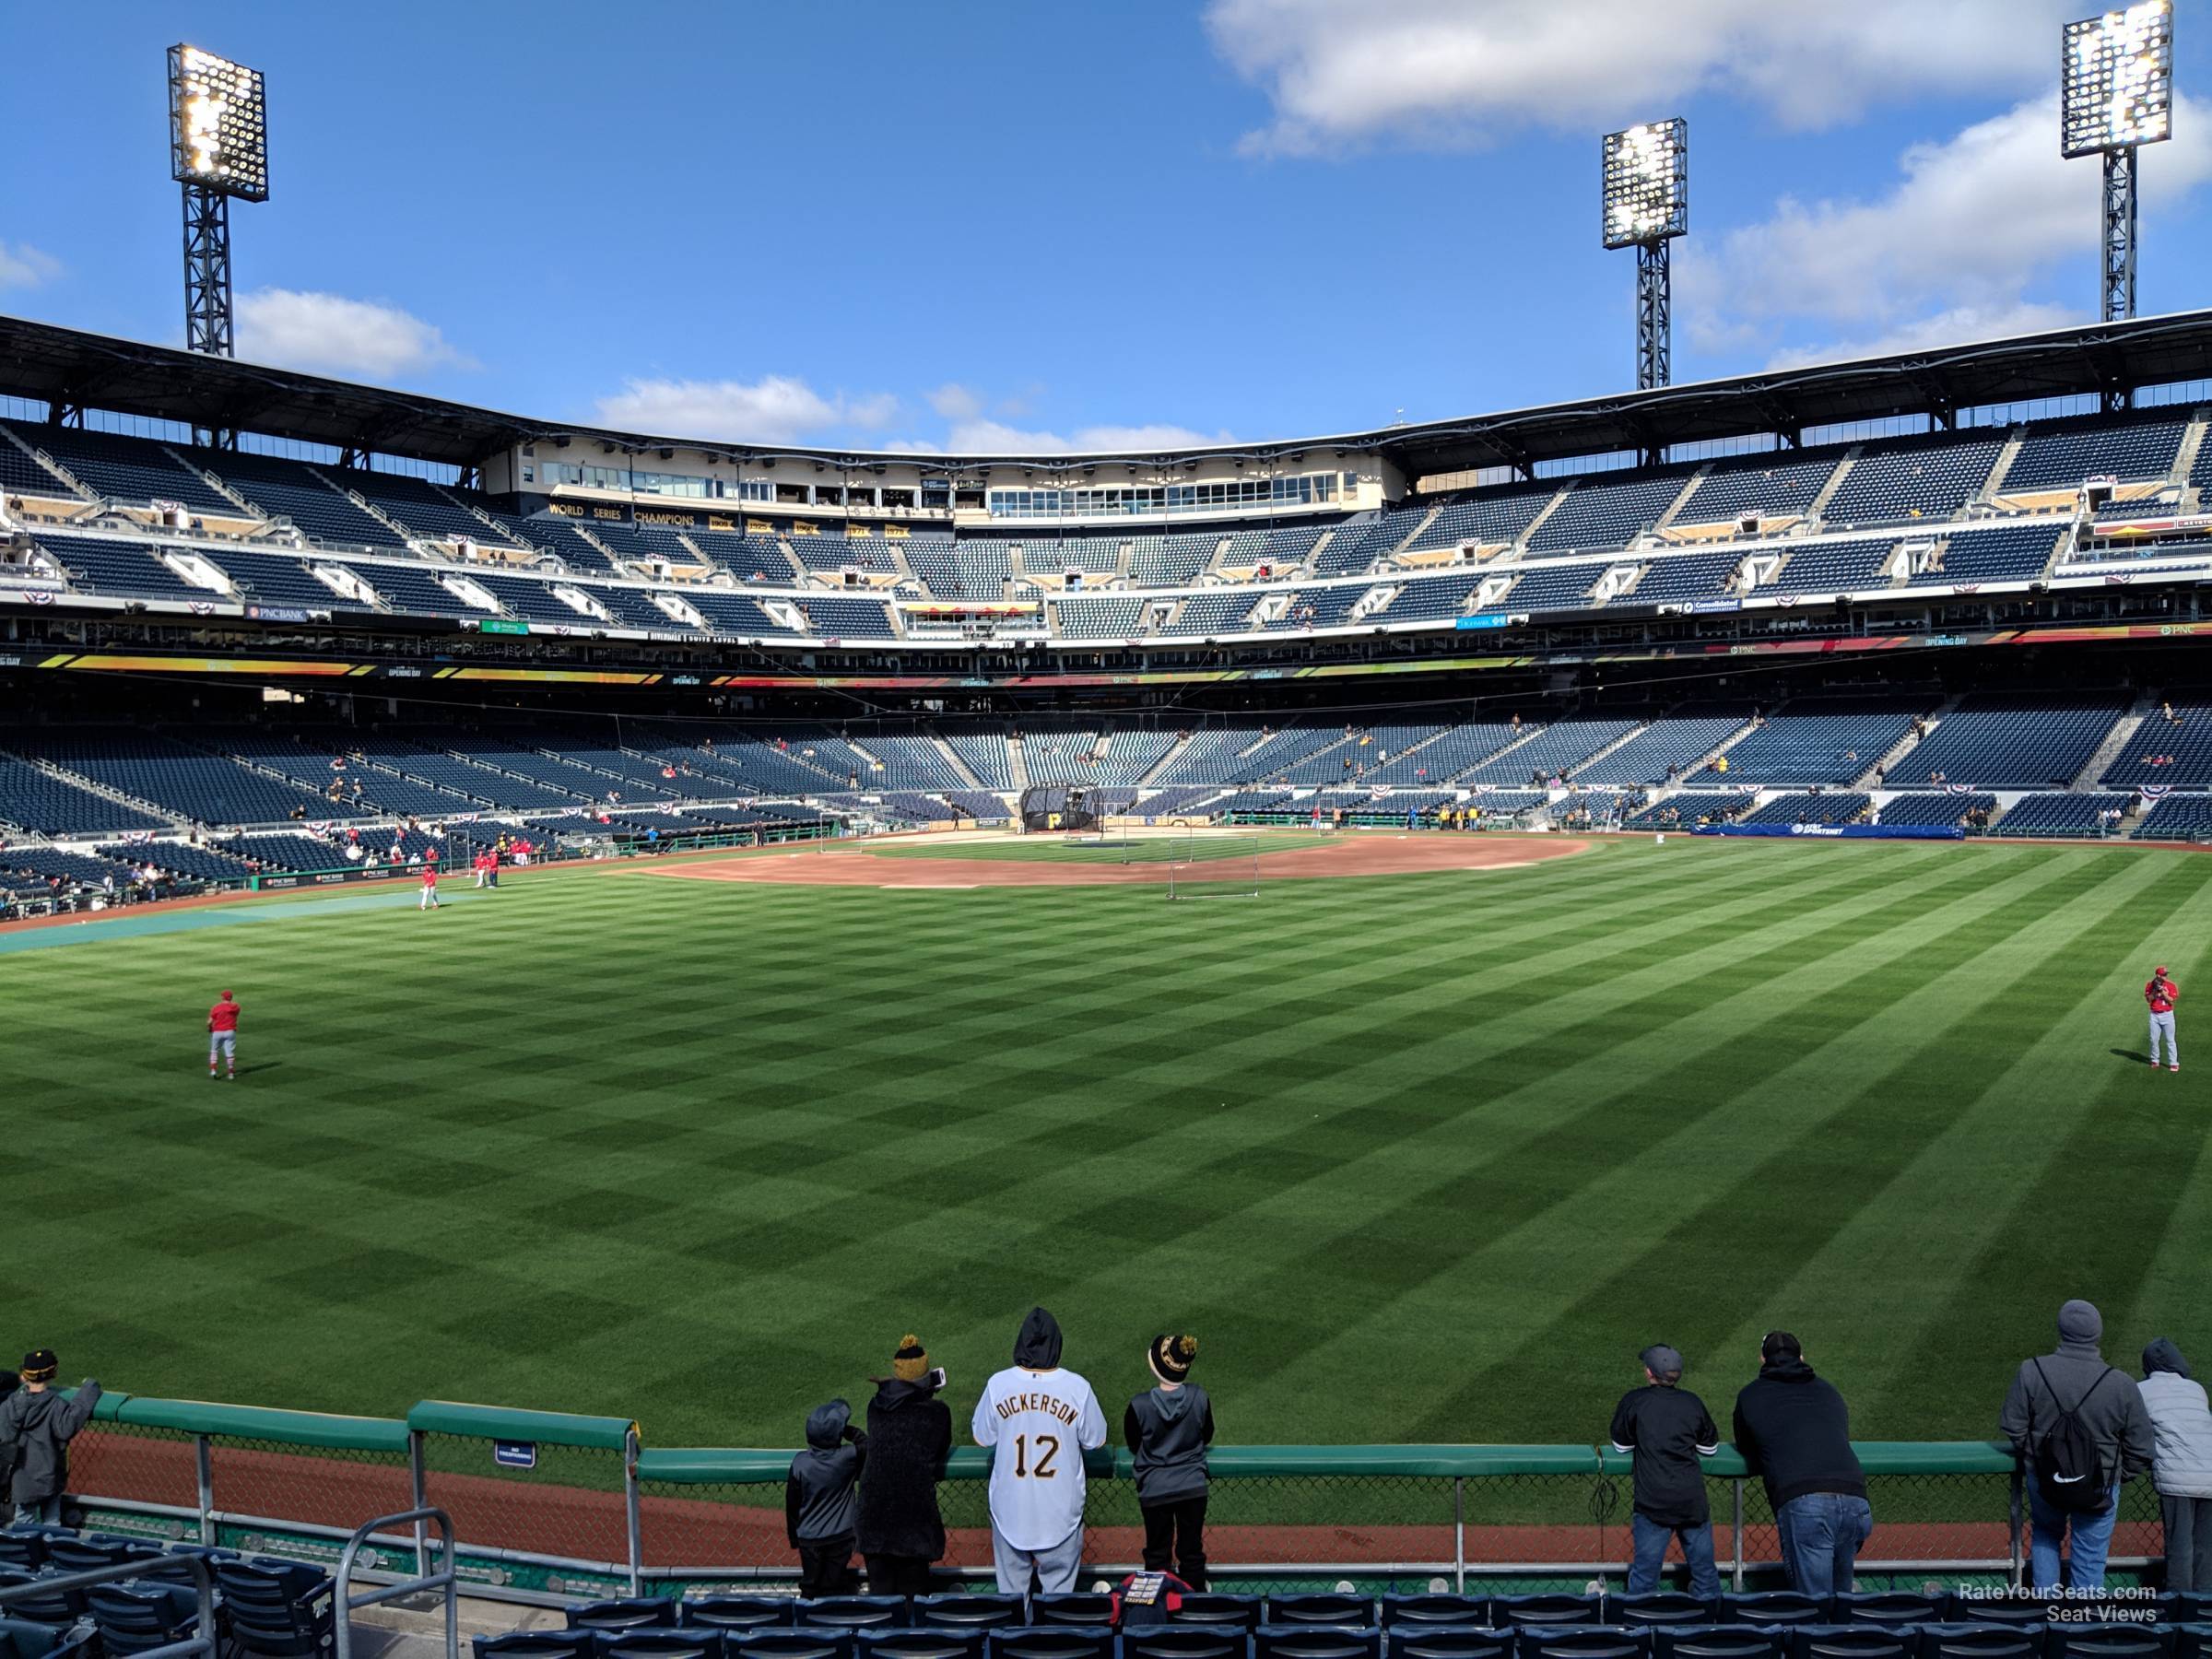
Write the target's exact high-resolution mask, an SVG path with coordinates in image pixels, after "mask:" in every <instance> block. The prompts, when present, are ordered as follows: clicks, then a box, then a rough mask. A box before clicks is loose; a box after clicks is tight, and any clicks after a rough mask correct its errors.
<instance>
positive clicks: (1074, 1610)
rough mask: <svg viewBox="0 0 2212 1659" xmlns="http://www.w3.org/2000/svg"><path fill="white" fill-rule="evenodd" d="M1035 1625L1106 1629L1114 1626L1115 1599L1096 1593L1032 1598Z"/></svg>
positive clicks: (1031, 1620) (1069, 1591) (1064, 1592)
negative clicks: (1105, 1627)
mask: <svg viewBox="0 0 2212 1659" xmlns="http://www.w3.org/2000/svg"><path fill="white" fill-rule="evenodd" d="M1112 1622H1113V1598H1112V1596H1111V1595H1107V1594H1102V1593H1100V1592H1099V1591H1096V1590H1067V1591H1063V1592H1062V1593H1061V1594H1057V1595H1033V1596H1031V1597H1030V1623H1031V1624H1032V1625H1082V1626H1093V1625H1104V1624H1112Z"/></svg>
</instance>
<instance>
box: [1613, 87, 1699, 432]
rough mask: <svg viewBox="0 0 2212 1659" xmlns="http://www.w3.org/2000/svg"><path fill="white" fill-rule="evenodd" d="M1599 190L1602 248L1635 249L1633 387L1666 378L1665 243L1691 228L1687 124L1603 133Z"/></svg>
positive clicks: (1669, 322) (1669, 333)
mask: <svg viewBox="0 0 2212 1659" xmlns="http://www.w3.org/2000/svg"><path fill="white" fill-rule="evenodd" d="M1600 148H1601V151H1602V153H1603V156H1604V159H1605V166H1604V183H1603V190H1602V195H1603V198H1604V206H1605V236H1606V247H1608V248H1634V249H1635V250H1636V386H1637V390H1639V391H1643V390H1646V389H1648V388H1650V387H1653V386H1664V385H1665V384H1666V383H1667V381H1668V380H1669V379H1670V378H1671V377H1672V364H1671V363H1670V362H1669V360H1668V359H1669V358H1670V357H1671V356H1672V354H1673V345H1672V341H1673V338H1674V318H1673V314H1672V299H1671V296H1670V294H1669V292H1668V289H1669V287H1670V282H1669V273H1668V269H1667V252H1666V244H1667V243H1668V242H1669V241H1673V240H1674V239H1675V238H1676V237H1677V236H1680V235H1681V234H1682V233H1683V232H1684V231H1686V230H1688V229H1689V123H1688V122H1687V121H1684V120H1682V119H1681V118H1680V117H1679V116H1677V117H1676V118H1675V119H1674V120H1672V121H1653V122H1646V123H1645V124H1643V125H1641V126H1632V127H1630V128H1628V129H1627V130H1626V131H1625V132H1618V133H1607V134H1606V135H1605V138H1604V139H1603V140H1602V142H1601V146H1600Z"/></svg>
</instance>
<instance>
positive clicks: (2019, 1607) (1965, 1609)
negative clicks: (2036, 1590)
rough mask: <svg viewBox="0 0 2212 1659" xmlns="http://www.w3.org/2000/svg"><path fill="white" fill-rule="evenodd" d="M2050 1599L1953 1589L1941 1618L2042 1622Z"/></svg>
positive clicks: (1994, 1622)
mask: <svg viewBox="0 0 2212 1659" xmlns="http://www.w3.org/2000/svg"><path fill="white" fill-rule="evenodd" d="M2046 1606H2049V1604H2048V1603H2047V1602H2042V1601H2039V1600H2037V1599H2036V1598H2035V1597H2033V1596H2031V1595H2005V1596H1988V1597H1983V1596H1968V1595H1963V1594H1959V1592H1957V1591H1953V1592H1952V1593H1951V1594H1948V1595H1947V1596H1945V1597H1944V1598H1943V1607H1942V1610H1941V1611H1940V1612H1938V1613H1937V1615H1936V1618H1937V1620H1938V1621H1939V1622H1942V1623H1947V1624H1959V1625H2008V1626H2012V1627H2015V1628H2018V1629H2026V1628H2028V1627H2030V1626H2041V1624H2042V1622H2043V1609H2044V1608H2045V1607H2046Z"/></svg>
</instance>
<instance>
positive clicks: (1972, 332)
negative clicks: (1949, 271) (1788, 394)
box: [1767, 300, 2090, 369]
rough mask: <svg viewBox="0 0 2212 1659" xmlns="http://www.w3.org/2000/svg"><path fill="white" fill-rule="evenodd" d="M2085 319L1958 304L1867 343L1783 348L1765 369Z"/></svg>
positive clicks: (2072, 312) (2036, 305) (2083, 312)
mask: <svg viewBox="0 0 2212 1659" xmlns="http://www.w3.org/2000/svg"><path fill="white" fill-rule="evenodd" d="M2089 317H2090V310H2089V308H2088V307H2087V306H2073V305H2056V304H2052V303H2049V302H2047V301H2043V300H2019V301H2018V302H2016V303H2014V304H2010V305H1997V306H1980V305H1958V306H1953V307H1951V308H1950V309H1949V310H1947V311H1939V312H1931V313H1930V314H1928V315H1926V316H1924V317H1914V318H1912V319H1911V320H1910V321H1908V322H1905V323H1902V324H1899V325H1898V326H1897V327H1895V328H1892V329H1890V330H1888V332H1887V333H1884V334H1878V335H1871V336H1868V337H1866V338H1862V339H1839V340H1829V341H1825V342H1822V343H1820V344H1818V345H1811V346H1783V347H1781V348H1780V349H1778V350H1777V351H1776V352H1775V353H1774V355H1773V356H1772V358H1771V359H1769V361H1768V363H1767V367H1768V368H1770V369H1795V368H1802V367H1803V366H1804V365H1806V364H1807V363H1844V362H1851V361H1853V360H1854V359H1860V358H1879V357H1895V356H1898V355H1900V354H1901V353H1903V352H1908V351H1926V350H1929V349H1931V348H1935V347H1945V346H1964V345H1968V344H1970V343H1971V342H1973V341H1975V340H2008V339H2012V338H2015V337H2017V336H2018V335H2030V334H2041V332H2042V331H2043V330H2045V329H2048V328H2065V327H2066V326H2067V325H2068V324H2075V323H2086V322H2088V320H2089Z"/></svg>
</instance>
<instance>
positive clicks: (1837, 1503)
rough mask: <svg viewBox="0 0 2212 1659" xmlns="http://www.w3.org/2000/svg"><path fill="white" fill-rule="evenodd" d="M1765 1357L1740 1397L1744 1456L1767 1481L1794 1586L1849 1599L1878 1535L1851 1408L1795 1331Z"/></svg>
mask: <svg viewBox="0 0 2212 1659" xmlns="http://www.w3.org/2000/svg"><path fill="white" fill-rule="evenodd" d="M1735 1449H1736V1450H1737V1451H1738V1452H1739V1453H1742V1454H1743V1459H1744V1467H1745V1468H1746V1469H1747V1471H1748V1472H1749V1473H1751V1474H1753V1475H1759V1476H1763V1477H1765V1480H1766V1487H1767V1503H1768V1505H1769V1507H1771V1509H1772V1510H1773V1512H1774V1525H1775V1529H1776V1530H1777V1531H1778V1532H1779V1533H1780V1534H1781V1535H1782V1559H1783V1565H1784V1566H1785V1567H1787V1568H1788V1569H1789V1573H1790V1587H1791V1588H1792V1589H1794V1590H1796V1591H1798V1592H1799V1593H1800V1594H1806V1595H1830V1594H1835V1593H1836V1592H1838V1591H1842V1592H1845V1593H1848V1592H1849V1591H1850V1590H1851V1589H1852V1587H1853V1576H1852V1575H1853V1566H1854V1565H1855V1563H1856V1562H1857V1560H1858V1555H1859V1546H1860V1545H1862V1544H1864V1543H1865V1542H1866V1535H1867V1534H1868V1533H1870V1532H1872V1531H1873V1530H1874V1511H1873V1508H1872V1507H1871V1506H1870V1505H1869V1504H1868V1503H1867V1501H1866V1477H1865V1472H1864V1471H1863V1470H1861V1469H1860V1467H1859V1458H1858V1453H1855V1452H1853V1450H1852V1449H1851V1409H1850V1407H1848V1406H1845V1405H1844V1404H1843V1396H1842V1395H1841V1394H1839V1393H1837V1392H1836V1385H1835V1384H1834V1383H1832V1382H1829V1381H1828V1380H1827V1379H1825V1378H1823V1377H1818V1376H1816V1375H1814V1373H1813V1368H1812V1367H1811V1366H1809V1365H1807V1364H1806V1361H1805V1350H1804V1349H1803V1348H1802V1347H1800V1346H1799V1345H1798V1341H1797V1338H1796V1337H1794V1336H1793V1335H1791V1334H1790V1333H1789V1332H1787V1331H1769V1332H1768V1333H1767V1335H1766V1338H1765V1340H1764V1341H1762V1342H1761V1343H1760V1344H1759V1376H1758V1378H1757V1379H1756V1380H1755V1381H1753V1382H1749V1383H1747V1384H1746V1385H1745V1387H1744V1390H1743V1392H1742V1393H1740V1394H1737V1395H1736V1396H1735Z"/></svg>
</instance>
